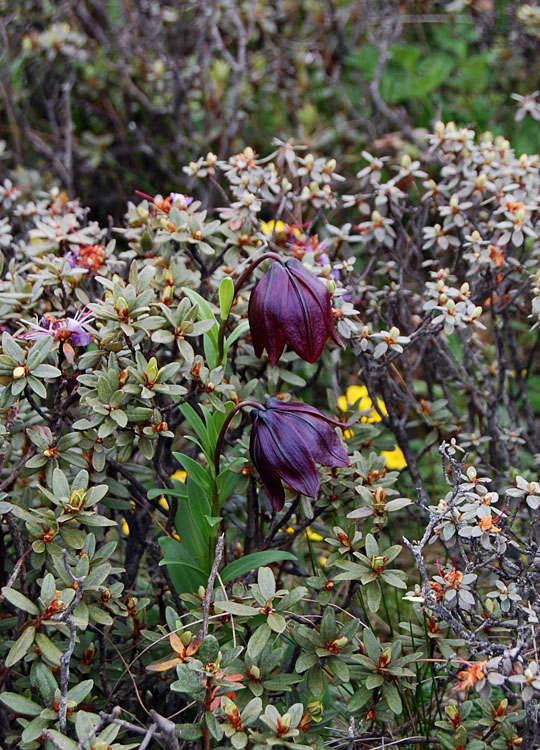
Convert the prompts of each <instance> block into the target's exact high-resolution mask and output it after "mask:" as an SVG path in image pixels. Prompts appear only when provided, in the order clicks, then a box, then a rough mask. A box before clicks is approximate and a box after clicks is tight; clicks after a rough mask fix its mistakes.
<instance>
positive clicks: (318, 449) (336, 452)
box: [287, 412, 350, 466]
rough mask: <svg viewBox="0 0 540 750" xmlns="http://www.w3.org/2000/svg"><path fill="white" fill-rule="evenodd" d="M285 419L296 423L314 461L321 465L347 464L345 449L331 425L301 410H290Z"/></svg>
mask: <svg viewBox="0 0 540 750" xmlns="http://www.w3.org/2000/svg"><path fill="white" fill-rule="evenodd" d="M287 419H288V420H289V422H292V423H293V424H295V425H296V427H297V429H298V432H299V433H300V434H301V435H302V436H303V438H304V440H305V441H306V442H307V443H308V444H309V446H310V449H311V454H312V456H313V458H314V459H315V461H317V462H318V463H320V464H322V465H323V466H349V464H350V461H349V457H348V455H347V451H346V450H345V448H344V447H343V445H342V444H341V440H340V439H339V437H338V435H337V433H336V431H335V429H334V427H332V425H330V424H328V423H327V422H323V421H322V420H321V419H313V417H310V416H308V415H307V414H303V413H302V412H297V413H293V412H290V413H289V414H288V415H287Z"/></svg>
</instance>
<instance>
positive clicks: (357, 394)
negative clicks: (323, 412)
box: [338, 385, 388, 424]
mask: <svg viewBox="0 0 540 750" xmlns="http://www.w3.org/2000/svg"><path fill="white" fill-rule="evenodd" d="M357 402H358V403H357ZM355 403H357V407H358V411H365V412H368V413H367V414H365V415H364V416H363V417H362V418H361V419H360V421H361V422H370V423H371V424H373V423H375V422H380V421H381V417H380V415H379V414H378V412H377V411H375V408H374V406H373V401H372V400H371V399H370V397H369V393H368V389H367V388H366V386H365V385H350V386H349V387H348V388H347V392H346V394H345V395H344V396H340V397H339V398H338V406H339V408H340V409H341V410H342V411H347V407H348V406H351V405H352V404H355ZM377 407H378V408H379V411H380V412H381V413H382V414H384V415H385V416H386V415H387V414H388V412H387V411H386V405H385V403H384V401H383V400H382V399H380V398H378V399H377Z"/></svg>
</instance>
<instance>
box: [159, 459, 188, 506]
mask: <svg viewBox="0 0 540 750" xmlns="http://www.w3.org/2000/svg"><path fill="white" fill-rule="evenodd" d="M171 479H178V481H179V482H185V481H186V479H187V473H186V472H185V471H184V470H183V469H177V470H176V471H175V472H174V474H171ZM159 504H160V505H161V507H162V508H163V509H164V510H169V503H168V502H167V500H166V499H165V495H162V496H161V497H160V498H159Z"/></svg>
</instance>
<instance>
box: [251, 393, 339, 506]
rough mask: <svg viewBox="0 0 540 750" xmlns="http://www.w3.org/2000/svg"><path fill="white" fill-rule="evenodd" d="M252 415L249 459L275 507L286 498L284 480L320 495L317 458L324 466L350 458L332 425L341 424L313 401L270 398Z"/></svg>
mask: <svg viewBox="0 0 540 750" xmlns="http://www.w3.org/2000/svg"><path fill="white" fill-rule="evenodd" d="M251 419H252V421H253V427H252V430H251V439H250V448H249V450H250V453H251V459H252V461H253V464H254V465H255V468H256V469H257V471H258V472H259V475H260V477H261V480H262V482H263V484H264V487H265V490H266V494H267V495H268V499H269V500H270V503H271V504H272V507H273V508H274V510H276V511H279V510H281V509H282V508H283V505H284V503H285V492H284V490H283V485H282V484H281V482H282V481H283V482H286V483H287V484H288V485H289V486H290V487H292V489H293V490H296V492H300V493H302V495H307V496H308V497H313V498H316V497H317V495H318V494H319V489H320V486H321V480H320V477H319V473H318V471H317V467H316V465H315V462H316V461H317V462H318V463H320V464H322V465H323V466H348V465H349V463H350V462H349V457H348V456H347V453H346V451H345V449H344V447H343V445H342V443H341V440H340V439H339V437H338V435H337V433H336V431H335V429H334V427H343V424H342V423H340V422H338V421H337V420H335V419H331V418H330V417H327V416H325V415H324V414H321V412H320V411H317V409H315V408H313V407H312V406H308V405H307V404H304V403H302V402H299V401H295V402H289V403H283V402H282V401H280V400H279V399H277V398H269V399H267V401H266V408H263V407H260V408H259V409H253V411H252V412H251Z"/></svg>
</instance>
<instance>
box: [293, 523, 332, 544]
mask: <svg viewBox="0 0 540 750" xmlns="http://www.w3.org/2000/svg"><path fill="white" fill-rule="evenodd" d="M285 531H286V532H287V534H294V533H295V532H296V529H293V527H292V526H287V528H286V529H285ZM304 536H305V537H307V538H308V539H309V540H310V542H322V540H323V539H324V537H322V536H321V535H320V534H317V532H316V531H312V530H311V527H310V526H308V527H307V529H306V530H305V531H304Z"/></svg>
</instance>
